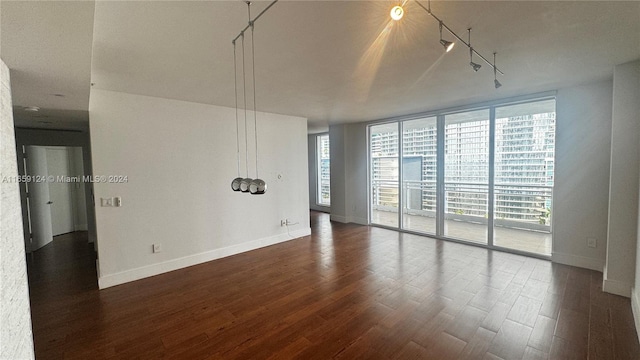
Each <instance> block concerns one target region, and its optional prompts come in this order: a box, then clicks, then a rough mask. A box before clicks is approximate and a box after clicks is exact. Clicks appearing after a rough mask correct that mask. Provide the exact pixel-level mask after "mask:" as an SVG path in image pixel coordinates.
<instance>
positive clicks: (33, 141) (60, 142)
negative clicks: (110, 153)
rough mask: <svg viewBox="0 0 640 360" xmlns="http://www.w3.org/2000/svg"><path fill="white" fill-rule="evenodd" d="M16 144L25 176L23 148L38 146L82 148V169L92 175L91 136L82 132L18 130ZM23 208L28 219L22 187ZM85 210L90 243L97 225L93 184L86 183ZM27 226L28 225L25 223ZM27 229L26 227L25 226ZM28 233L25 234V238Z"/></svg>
mask: <svg viewBox="0 0 640 360" xmlns="http://www.w3.org/2000/svg"><path fill="white" fill-rule="evenodd" d="M16 144H17V149H18V160H19V161H18V171H19V172H20V174H24V168H23V165H24V162H23V154H22V151H21V149H22V146H23V145H24V146H27V145H38V146H70V147H81V148H82V167H83V169H84V172H85V174H86V175H92V174H93V173H92V172H91V169H92V165H91V142H90V139H89V134H88V133H86V132H82V131H76V130H74V131H64V130H36V129H16ZM20 192H21V199H22V208H23V212H24V219H26V216H27V215H26V196H25V188H24V186H21V187H20ZM84 194H85V200H84V201H85V208H86V216H87V219H86V224H87V230H88V231H89V242H94V241H95V239H96V225H95V208H94V205H93V196H92V195H93V184H92V183H91V182H86V183H84ZM25 224H26V223H25ZM25 228H27V227H26V225H25ZM27 237H28V233H25V238H27Z"/></svg>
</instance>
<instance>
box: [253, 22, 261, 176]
mask: <svg viewBox="0 0 640 360" xmlns="http://www.w3.org/2000/svg"><path fill="white" fill-rule="evenodd" d="M254 39H255V38H254V36H253V22H251V66H252V67H253V71H252V73H253V131H254V132H253V135H254V138H255V145H256V179H258V178H260V176H258V115H257V114H258V112H257V110H256V108H257V107H256V56H255V46H254Z"/></svg>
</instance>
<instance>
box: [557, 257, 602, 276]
mask: <svg viewBox="0 0 640 360" xmlns="http://www.w3.org/2000/svg"><path fill="white" fill-rule="evenodd" d="M551 261H553V262H555V263H559V264H565V265H571V266H576V267H581V268H585V269H590V270H595V271H599V272H602V271H603V268H604V261H603V260H600V259H594V258H588V257H584V256H578V255H572V254H563V253H558V252H554V253H553V254H551Z"/></svg>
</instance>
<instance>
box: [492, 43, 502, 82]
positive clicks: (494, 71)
mask: <svg viewBox="0 0 640 360" xmlns="http://www.w3.org/2000/svg"><path fill="white" fill-rule="evenodd" d="M496 70H497V68H496V53H495V52H494V53H493V84H494V85H495V86H496V89H497V88H499V87H500V86H502V84H500V81H498V79H497V74H496Z"/></svg>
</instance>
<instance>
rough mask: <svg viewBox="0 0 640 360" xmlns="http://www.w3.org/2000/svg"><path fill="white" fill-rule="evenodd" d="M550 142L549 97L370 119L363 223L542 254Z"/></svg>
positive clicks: (547, 250) (546, 248)
mask: <svg viewBox="0 0 640 360" xmlns="http://www.w3.org/2000/svg"><path fill="white" fill-rule="evenodd" d="M399 134H402V136H399ZM554 145H555V99H553V98H547V99H542V100H532V101H528V102H520V103H510V104H504V105H492V106H487V107H485V108H476V109H473V110H468V111H457V112H449V113H442V114H435V115H434V116H429V117H423V118H417V119H410V120H404V121H394V122H390V123H384V124H375V125H371V126H369V150H370V154H369V156H370V171H371V172H370V196H371V199H370V200H371V207H370V209H371V215H370V216H371V223H372V224H376V225H382V226H386V227H391V228H396V229H399V230H403V231H410V232H416V233H424V234H428V235H432V236H435V237H439V238H444V239H454V240H459V241H467V242H473V243H478V244H482V245H486V246H489V247H499V248H505V249H509V250H512V251H516V252H527V253H534V254H538V255H550V254H551V241H552V239H551V224H552V221H551V218H552V203H553V173H554V151H555V147H554Z"/></svg>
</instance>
